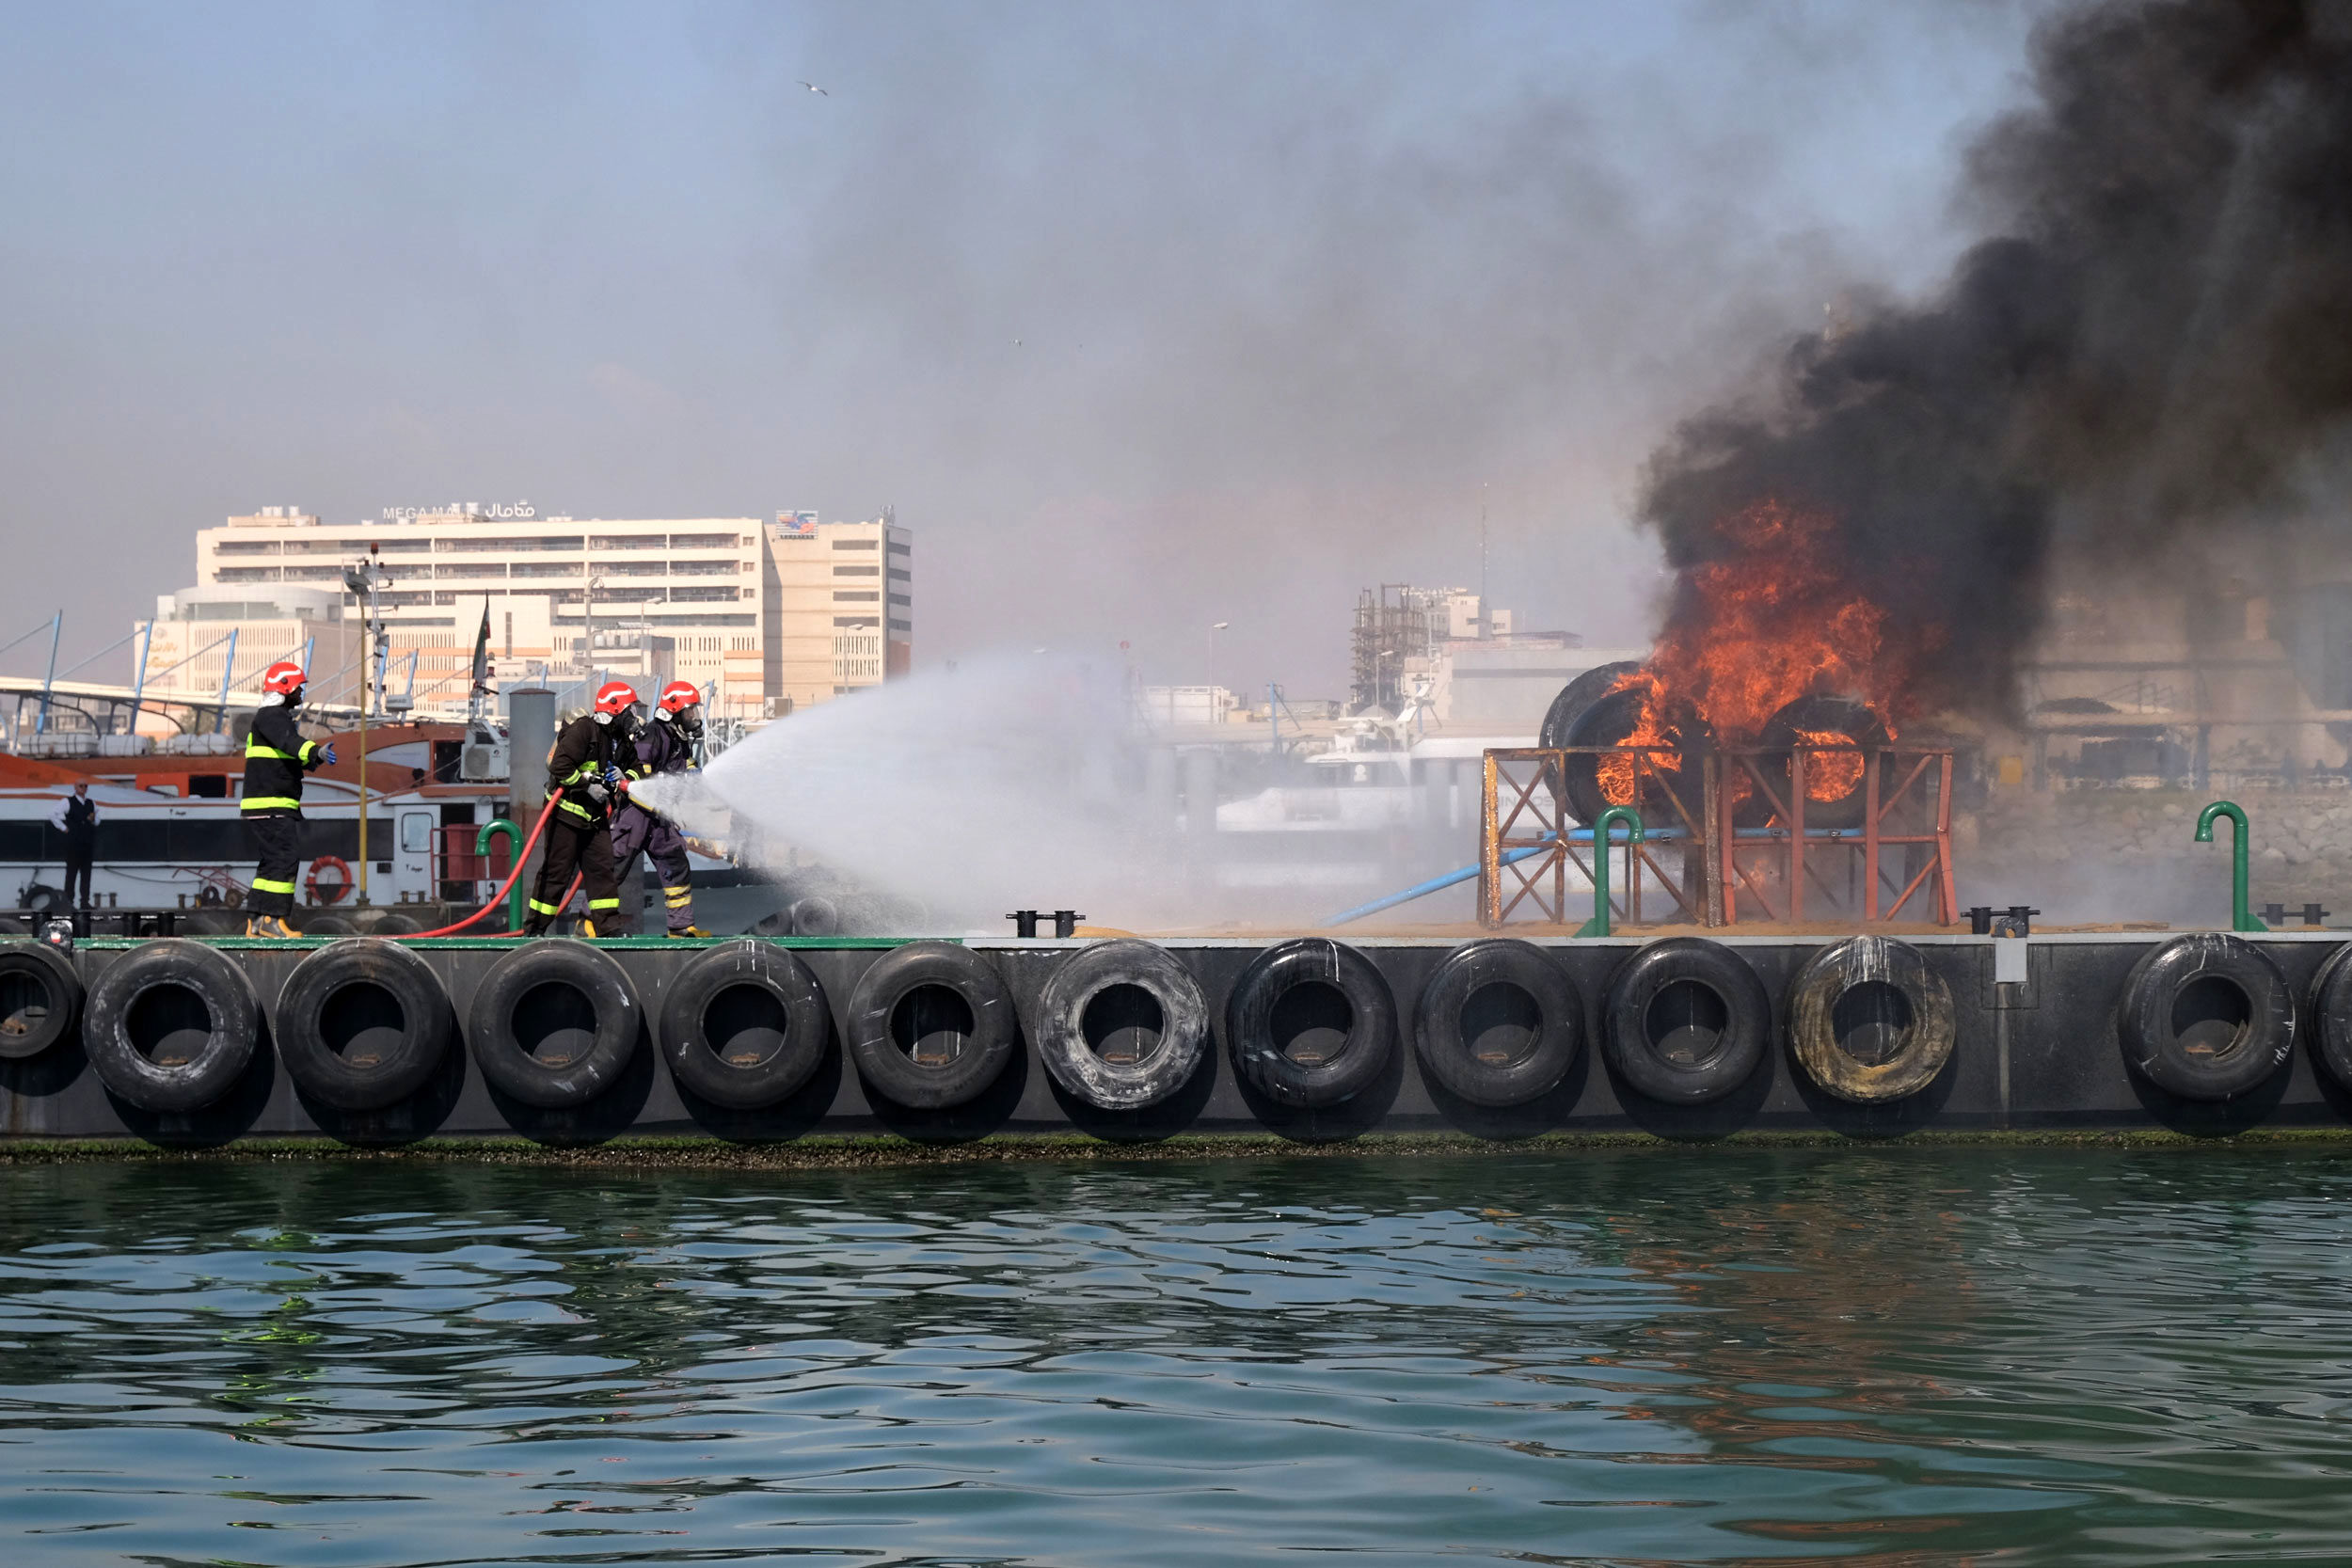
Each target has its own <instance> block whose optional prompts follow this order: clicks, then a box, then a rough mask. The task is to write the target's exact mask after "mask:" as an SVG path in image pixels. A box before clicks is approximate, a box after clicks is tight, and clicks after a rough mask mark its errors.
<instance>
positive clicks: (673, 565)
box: [670, 561, 736, 578]
mask: <svg viewBox="0 0 2352 1568" xmlns="http://www.w3.org/2000/svg"><path fill="white" fill-rule="evenodd" d="M735 572H736V566H735V562H732V561H673V562H670V575H671V576H672V577H674V578H731V577H733V576H735Z"/></svg>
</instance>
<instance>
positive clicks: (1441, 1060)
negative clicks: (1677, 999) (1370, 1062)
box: [1413, 937, 1584, 1108]
mask: <svg viewBox="0 0 2352 1568" xmlns="http://www.w3.org/2000/svg"><path fill="white" fill-rule="evenodd" d="M1413 1046H1414V1050H1415V1052H1416V1053H1418V1054H1419V1056H1420V1057H1421V1065H1422V1070H1423V1071H1424V1072H1426V1073H1428V1075H1429V1076H1430V1077H1431V1078H1434V1079H1435V1080H1437V1081H1438V1083H1439V1084H1442V1085H1445V1087H1446V1088H1447V1089H1448V1090H1450V1091H1451V1092H1452V1093H1453V1094H1454V1095H1455V1096H1457V1097H1458V1098H1460V1099H1463V1100H1467V1101H1470V1103H1471V1104H1473V1105H1484V1106H1487V1107H1490V1108H1501V1107H1503V1106H1508V1105H1524V1104H1526V1103H1527V1102H1528V1101H1531V1100H1534V1099H1537V1098H1539V1097H1540V1096H1543V1095H1545V1094H1549V1092H1550V1091H1551V1090H1552V1089H1554V1088H1555V1087H1557V1086H1558V1085H1559V1083H1560V1080H1562V1079H1563V1078H1565V1077H1566V1076H1567V1074H1568V1069H1570V1068H1572V1067H1574V1066H1575V1065H1576V1057H1577V1053H1579V1052H1580V1051H1581V1050H1583V1048H1584V999H1583V998H1582V997H1581V996H1580V995H1578V994H1577V990H1576V983H1575V982H1574V981H1573V980H1570V979H1569V978H1568V974H1567V971H1565V969H1563V968H1561V967H1560V965H1559V964H1557V963H1556V962H1554V961H1553V960H1552V958H1551V957H1550V955H1549V954H1547V953H1546V952H1545V951H1544V950H1543V949H1542V948H1540V947H1537V946H1536V945H1535V944H1534V943H1533V942H1520V941H1518V940H1517V939H1515V938H1510V937H1488V938H1486V939H1484V940H1481V941H1478V942H1466V943H1464V944H1463V945H1462V946H1460V947H1457V948H1455V949H1454V951H1453V952H1451V953H1448V954H1447V955H1446V956H1445V958H1443V959H1442V960H1440V961H1439V963H1438V967H1437V970H1436V972H1435V973H1433V974H1431V975H1430V976H1429V983H1428V984H1427V985H1425V986H1423V987H1422V991H1421V1004H1420V1006H1418V1007H1417V1008H1416V1009H1415V1012H1414V1026H1413Z"/></svg>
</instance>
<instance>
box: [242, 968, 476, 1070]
mask: <svg viewBox="0 0 2352 1568" xmlns="http://www.w3.org/2000/svg"><path fill="white" fill-rule="evenodd" d="M456 1033H457V1021H456V1016H455V1014H454V1013H453V1011H452V1009H451V1007H450V1002H449V992H448V991H446V990H443V989H442V987H441V979H440V976H439V975H437V974H434V973H433V967H432V966H431V965H430V964H428V963H426V962H425V961H424V959H422V958H419V957H418V956H417V955H416V954H415V953H413V952H411V951H410V950H409V949H407V948H405V947H403V946H401V945H400V944H399V943H398V942H364V941H361V940H359V939H358V938H356V937H353V938H345V939H344V940H342V941H341V942H328V943H327V944H326V946H325V947H322V948H319V949H318V950H316V951H315V952H313V953H311V954H310V956H309V957H307V958H304V959H303V960H302V961H301V962H300V963H298V964H296V965H295V966H294V974H293V975H292V976H291V977H290V978H289V979H288V980H287V981H286V985H285V989H284V990H280V991H279V992H278V1027H277V1030H276V1035H277V1039H278V1060H279V1061H281V1062H283V1063H284V1064H285V1066H286V1073H287V1075H288V1076H289V1077H291V1078H292V1079H293V1080H294V1083H295V1084H296V1085H299V1086H300V1087H301V1089H302V1090H303V1092H304V1093H306V1094H309V1095H310V1096H311V1097H312V1098H314V1099H316V1100H320V1101H325V1102H326V1104H329V1105H332V1106H333V1107H335V1109H337V1110H339V1111H380V1110H382V1109H383V1108H384V1107H385V1106H387V1105H392V1104H397V1103H398V1102H399V1101H403V1100H405V1099H407V1098H408V1097H409V1096H410V1095H411V1094H414V1093H415V1092H416V1091H417V1090H418V1089H419V1088H421V1087H422V1086H423V1085H424V1082H425V1080H427V1079H428V1078H431V1077H432V1076H433V1073H434V1070H435V1069H437V1068H438V1067H439V1066H440V1065H441V1059H442V1058H443V1057H444V1056H446V1055H447V1054H448V1053H449V1044H450V1040H451V1038H452V1037H453V1036H454V1035H455V1034H456Z"/></svg>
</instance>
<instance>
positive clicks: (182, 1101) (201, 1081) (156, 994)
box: [82, 937, 262, 1111]
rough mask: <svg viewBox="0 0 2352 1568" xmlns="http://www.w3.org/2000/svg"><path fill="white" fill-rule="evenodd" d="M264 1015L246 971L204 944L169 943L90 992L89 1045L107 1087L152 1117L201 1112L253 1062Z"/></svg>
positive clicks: (140, 954) (144, 951)
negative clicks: (159, 1112)
mask: <svg viewBox="0 0 2352 1568" xmlns="http://www.w3.org/2000/svg"><path fill="white" fill-rule="evenodd" d="M261 1033H262V1009H261V1006H260V1005H259V1004H257V1003H256V1002H255V1001H254V1000H253V987H252V985H251V984H250V983H249V982H247V981H246V977H245V971H244V970H242V969H240V968H238V967H237V966H236V965H235V964H234V963H232V962H230V960H229V959H228V958H224V957H222V956H221V955H220V954H219V953H217V952H215V951H214V950H213V949H212V948H210V947H207V946H205V945H204V944H203V943H202V942H189V941H187V940H186V939H184V938H181V937H164V938H161V939H160V940H158V941H155V942H147V943H144V944H143V945H141V946H139V947H137V948H135V949H134V950H133V951H131V952H129V953H127V954H125V955H123V956H122V957H121V958H117V959H116V960H115V961H114V962H112V963H110V964H108V965H107V966H106V967H105V969H104V971H103V973H101V974H99V976H98V982H97V984H95V985H93V986H91V987H90V990H89V1006H88V1008H87V1012H86V1013H85V1014H84V1017H83V1021H82V1046H83V1049H84V1050H86V1051H87V1052H88V1053H89V1065H90V1068H91V1070H93V1071H95V1072H96V1073H97V1074H98V1079H99V1082H100V1083H102V1084H104V1085H106V1087H107V1088H109V1089H111V1090H113V1091H114V1093H115V1094H116V1095H117V1096H118V1097H119V1098H120V1099H123V1100H126V1101H130V1102H131V1103H132V1104H134V1105H135V1106H137V1107H138V1108H139V1109H140V1110H142V1111H200V1110H202V1109H203V1108H204V1107H205V1106H207V1105H210V1104H211V1103H212V1102H213V1101H215V1100H218V1099H219V1098H220V1097H221V1096H222V1095H225V1094H227V1093H228V1092H229V1089H230V1085H232V1084H234V1083H236V1081H237V1080H238V1079H239V1078H240V1077H242V1076H243V1075H244V1073H245V1069H246V1064H247V1063H248V1062H250V1061H252V1059H253V1046H254V1042H255V1041H256V1040H257V1039H259V1038H260V1037H261Z"/></svg>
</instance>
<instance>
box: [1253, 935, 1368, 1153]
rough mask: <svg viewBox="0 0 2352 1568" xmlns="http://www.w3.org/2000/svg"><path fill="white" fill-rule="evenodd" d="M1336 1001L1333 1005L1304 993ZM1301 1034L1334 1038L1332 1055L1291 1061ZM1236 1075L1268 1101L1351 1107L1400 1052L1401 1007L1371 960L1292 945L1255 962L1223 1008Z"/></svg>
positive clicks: (1300, 942)
mask: <svg viewBox="0 0 2352 1568" xmlns="http://www.w3.org/2000/svg"><path fill="white" fill-rule="evenodd" d="M1308 987H1313V988H1316V990H1329V991H1332V992H1336V993H1337V997H1336V999H1337V1001H1339V1002H1340V1003H1341V1004H1343V1006H1344V1007H1345V1010H1346V1017H1345V1019H1344V1020H1343V1019H1341V1018H1340V1016H1339V1013H1338V1011H1337V1010H1335V1009H1334V1008H1332V1006H1331V1005H1330V1002H1331V999H1327V998H1321V997H1317V996H1316V995H1315V993H1314V991H1310V990H1304V989H1303V988H1308ZM1304 1033H1315V1034H1321V1035H1335V1036H1337V1037H1338V1038H1337V1041H1336V1043H1335V1045H1334V1048H1333V1049H1332V1050H1331V1051H1329V1052H1328V1053H1324V1052H1321V1051H1316V1052H1314V1053H1313V1054H1312V1055H1311V1056H1299V1057H1294V1056H1292V1055H1290V1054H1289V1053H1288V1052H1287V1050H1286V1047H1287V1046H1288V1045H1289V1044H1290V1043H1292V1042H1293V1041H1294V1040H1295V1039H1296V1038H1298V1037H1300V1036H1301V1035H1302V1034H1304ZM1225 1038H1226V1042H1227V1046H1228V1048H1229V1049H1230V1050H1231V1052H1232V1058H1233V1070H1234V1071H1235V1072H1236V1073H1238V1074H1239V1075H1240V1076H1241V1078H1242V1079H1243V1080H1244V1081H1245V1082H1246V1083H1248V1084H1249V1085H1251V1086H1253V1087H1254V1088H1256V1089H1257V1091H1258V1092H1259V1093H1261V1094H1263V1095H1264V1096H1265V1097H1266V1098H1267V1099H1269V1100H1272V1101H1277V1102H1279V1103H1280V1104H1284V1105H1295V1106H1299V1107H1301V1108H1303V1109H1309V1110H1312V1109H1317V1108H1320V1107H1323V1106H1327V1105H1337V1104H1340V1103H1342V1102H1343V1101H1347V1100H1351V1099H1353V1098H1354V1097H1355V1096H1356V1095H1358V1094H1359V1093H1361V1092H1362V1091H1363V1090H1364V1089H1366V1088H1368V1087H1370V1086H1371V1085H1373V1084H1374V1083H1375V1081H1377V1080H1378V1078H1379V1077H1380V1074H1381V1072H1382V1071H1383V1070H1385V1069H1386V1068H1387V1067H1388V1065H1389V1058H1390V1056H1391V1054H1393V1053H1394V1052H1395V1050H1396V999H1395V998H1394V997H1392V996H1391V995H1390V994H1389V982H1388V981H1387V980H1386V979H1384V978H1383V977H1382V976H1381V974H1380V971H1379V970H1377V969H1375V968H1374V967H1373V964H1372V960H1371V959H1369V958H1365V957H1364V956H1363V955H1362V954H1361V953H1359V952H1358V951H1356V949H1354V948H1353V947H1350V946H1348V945H1347V944H1346V943H1344V942H1332V941H1330V940H1329V939H1328V938H1326V937H1294V938H1293V939H1291V940H1290V941H1288V942H1277V943H1275V944H1274V945H1273V946H1272V947H1269V948H1267V949H1266V950H1265V951H1264V952H1263V953H1261V954H1259V955H1258V956H1257V958H1254V959H1252V960H1251V961H1250V964H1249V967H1248V969H1246V970H1243V971H1242V974H1241V978H1240V979H1239V980H1237V981H1235V982H1234V983H1233V990H1232V995H1231V996H1230V997H1228V998H1227V999H1226V1003H1225Z"/></svg>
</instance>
